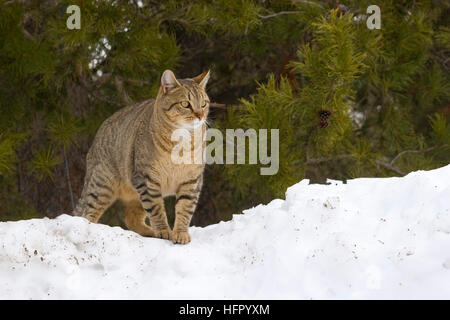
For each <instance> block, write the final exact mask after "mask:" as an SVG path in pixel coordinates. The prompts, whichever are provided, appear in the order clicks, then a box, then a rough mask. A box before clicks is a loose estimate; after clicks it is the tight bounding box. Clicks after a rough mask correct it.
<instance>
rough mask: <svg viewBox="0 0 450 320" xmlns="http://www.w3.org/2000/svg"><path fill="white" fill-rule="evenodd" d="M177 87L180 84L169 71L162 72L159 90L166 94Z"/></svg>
mask: <svg viewBox="0 0 450 320" xmlns="http://www.w3.org/2000/svg"><path fill="white" fill-rule="evenodd" d="M178 86H180V83H179V82H178V80H177V78H176V77H175V75H174V74H173V72H172V71H170V70H166V71H164V72H163V74H162V76H161V88H162V90H163V92H164V93H167V92H168V91H170V90H171V89H173V88H176V87H178Z"/></svg>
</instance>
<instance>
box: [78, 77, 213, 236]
mask: <svg viewBox="0 0 450 320" xmlns="http://www.w3.org/2000/svg"><path fill="white" fill-rule="evenodd" d="M208 79H209V71H206V72H204V73H202V74H201V75H199V76H197V77H195V78H192V79H176V77H175V75H174V74H173V72H172V71H170V70H166V71H164V73H163V75H162V77H161V86H160V88H159V91H158V94H157V97H156V99H151V100H147V101H144V102H142V103H139V104H136V105H132V106H128V107H126V108H124V109H121V110H120V111H118V112H116V113H115V114H113V115H112V116H111V117H109V118H108V119H106V120H105V121H104V122H103V124H102V125H101V127H100V129H99V130H98V132H97V134H96V136H95V139H94V141H93V144H92V146H91V148H90V150H89V152H88V154H87V159H86V160H87V161H86V176H85V181H84V187H83V191H82V194H81V198H80V200H79V201H78V204H77V207H76V208H75V211H74V215H78V216H82V217H85V218H87V219H88V220H89V221H91V222H97V221H98V220H99V219H100V217H101V215H102V214H103V212H104V211H105V210H106V209H107V208H108V207H109V206H110V205H111V204H112V203H113V202H114V201H115V200H116V199H121V200H122V201H123V202H124V203H125V207H126V210H125V219H124V220H125V223H126V225H127V227H128V228H129V229H130V230H133V231H135V232H137V233H139V234H141V235H143V236H148V237H155V238H162V239H171V240H172V241H173V242H174V243H181V244H186V243H188V242H190V236H189V233H188V227H189V224H190V221H191V218H192V215H193V213H194V211H195V208H196V205H197V202H198V198H199V196H200V191H201V188H202V184H203V171H204V163H200V164H199V163H193V164H184V163H181V164H175V163H174V162H173V161H172V160H171V152H172V149H173V147H174V146H175V144H176V143H177V142H176V141H172V139H171V135H172V132H173V131H174V130H175V129H178V128H187V129H189V130H193V128H200V129H201V130H202V131H203V132H205V130H206V117H207V116H208V112H209V99H208V96H207V94H206V91H205V87H206V83H207V82H208ZM204 136H205V135H204V134H203V137H204ZM203 139H204V138H203ZM192 148H193V147H192ZM168 195H175V196H176V205H175V214H176V216H175V222H174V226H173V230H171V229H170V227H169V224H168V223H167V216H166V212H165V209H164V201H163V197H165V196H168ZM146 217H149V220H150V226H149V225H148V224H147V223H146V222H145V220H146Z"/></svg>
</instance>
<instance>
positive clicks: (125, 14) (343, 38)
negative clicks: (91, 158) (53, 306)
mask: <svg viewBox="0 0 450 320" xmlns="http://www.w3.org/2000/svg"><path fill="white" fill-rule="evenodd" d="M138 3H139V1H104V0H99V1H81V0H73V1H59V0H39V1H38V0H30V1H9V0H0V111H1V112H0V220H15V219H22V218H30V217H36V216H44V215H45V216H49V217H54V216H55V215H57V214H60V213H63V212H65V213H68V212H70V211H71V209H72V204H71V196H72V194H73V196H74V198H75V200H76V199H77V198H78V196H79V194H80V192H81V187H82V183H83V178H84V170H85V156H86V152H87V150H88V148H89V146H90V143H91V141H92V139H93V137H94V135H95V133H96V131H97V129H98V127H99V126H100V124H101V123H102V122H103V121H104V120H105V119H106V118H107V117H108V116H109V115H111V114H112V113H114V112H115V111H116V110H118V109H119V108H121V107H123V106H125V105H128V104H131V103H133V102H138V101H142V100H143V99H148V98H150V97H154V95H155V94H156V91H157V89H158V85H159V77H160V75H161V73H162V71H163V70H165V69H173V70H174V71H175V73H176V74H177V75H178V76H180V77H189V76H193V75H196V74H199V73H200V72H202V71H204V70H206V69H209V68H210V69H211V70H212V79H211V81H210V82H209V85H208V92H209V94H210V97H211V101H213V102H216V103H218V105H217V106H219V107H220V106H221V105H222V104H226V107H221V108H213V109H212V110H211V113H210V118H211V120H212V121H211V122H212V126H213V127H216V128H220V129H223V130H224V133H225V129H226V128H242V129H244V130H246V129H250V128H253V129H256V130H257V129H279V130H280V131H279V132H280V167H279V172H278V174H276V175H274V176H261V175H260V168H261V164H257V165H248V164H246V165H211V166H208V167H207V169H206V172H205V187H204V191H203V193H202V197H201V199H200V203H199V209H198V212H197V214H196V215H195V216H194V220H193V222H194V224H197V225H206V224H209V223H213V222H217V221H219V220H223V219H229V218H230V217H231V214H233V213H238V212H239V211H240V210H241V209H243V208H245V207H249V206H251V205H254V204H257V203H260V202H265V201H269V200H270V199H273V198H275V197H283V195H284V191H285V189H286V188H287V187H288V186H290V185H292V184H294V183H295V182H297V181H299V180H301V179H303V178H310V179H311V180H312V181H314V182H325V180H326V178H334V179H344V180H345V179H348V178H354V177H360V176H381V177H382V176H391V175H398V176H400V175H404V174H407V173H408V172H410V171H412V170H418V169H432V168H436V167H439V166H443V165H446V164H448V163H449V161H450V147H449V145H450V124H449V120H448V118H449V116H448V115H449V113H450V101H449V100H450V99H449V98H450V85H449V83H450V81H449V80H450V79H449V77H450V76H449V75H450V74H449V67H450V65H449V61H450V59H449V53H450V28H449V26H448V21H447V19H448V18H447V17H448V16H449V14H450V5H449V3H448V1H444V0H441V1H431V0H428V1H394V0H389V1H382V2H380V3H379V4H378V5H379V6H380V8H381V18H382V23H381V30H369V29H368V28H367V27H366V18H367V17H366V8H367V7H368V6H369V5H371V4H373V3H372V1H352V0H349V1H347V2H345V4H344V3H342V2H340V1H334V0H323V1H291V0H281V1H256V0H254V1H251V0H213V1H203V0H200V1H198V0H188V1H175V0H168V1H153V0H143V1H142V3H143V4H144V5H143V6H139V5H138ZM69 4H77V5H79V6H80V8H81V29H80V30H69V29H68V28H66V19H67V18H68V16H69V15H68V14H66V8H67V6H68V5H69ZM169 202H170V201H169ZM109 211H110V212H109V214H107V215H105V216H104V218H103V220H102V221H103V222H105V223H108V224H111V225H120V226H123V221H122V220H121V219H122V216H123V207H122V206H121V205H120V204H116V205H114V206H113V207H112V208H111V209H110V210H109Z"/></svg>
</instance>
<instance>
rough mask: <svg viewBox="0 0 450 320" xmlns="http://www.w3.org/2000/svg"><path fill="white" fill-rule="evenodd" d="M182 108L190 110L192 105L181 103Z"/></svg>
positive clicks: (186, 102) (187, 102)
mask: <svg viewBox="0 0 450 320" xmlns="http://www.w3.org/2000/svg"><path fill="white" fill-rule="evenodd" d="M181 106H182V107H183V108H190V107H191V104H190V103H189V101H181Z"/></svg>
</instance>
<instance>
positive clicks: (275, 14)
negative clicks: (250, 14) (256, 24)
mask: <svg viewBox="0 0 450 320" xmlns="http://www.w3.org/2000/svg"><path fill="white" fill-rule="evenodd" d="M297 13H301V11H280V12H276V13H272V14H268V15H267V16H262V15H260V14H258V17H260V18H261V19H263V20H265V19H270V18H273V17H277V16H281V15H283V14H297Z"/></svg>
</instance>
